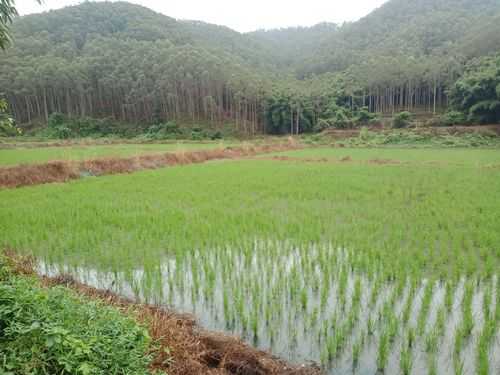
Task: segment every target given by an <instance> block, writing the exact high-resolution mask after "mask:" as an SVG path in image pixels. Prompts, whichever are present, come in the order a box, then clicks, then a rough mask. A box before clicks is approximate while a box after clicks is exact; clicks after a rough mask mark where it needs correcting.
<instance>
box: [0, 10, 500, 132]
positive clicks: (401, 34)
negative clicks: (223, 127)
mask: <svg viewBox="0 0 500 375" xmlns="http://www.w3.org/2000/svg"><path fill="white" fill-rule="evenodd" d="M499 21H500V2H499V1H498V0H415V1H411V2H410V1H406V0H390V1H388V2H387V3H386V4H385V5H383V6H382V7H381V8H379V9H377V10H375V11H374V12H372V13H371V14H370V15H368V16H366V17H365V18H363V19H361V20H360V21H358V22H354V23H348V24H344V25H342V26H338V25H334V24H328V23H324V24H319V25H316V26H313V27H310V28H301V27H299V28H288V29H279V30H269V31H263V30H260V31H256V32H253V33H247V34H241V33H238V32H235V31H233V30H231V29H229V28H227V27H222V26H215V25H211V24H206V23H203V22H198V21H178V20H175V19H173V18H170V17H167V16H164V15H161V14H158V13H155V12H153V11H151V10H149V9H147V8H144V7H141V6H137V5H133V4H129V3H125V2H113V3H110V2H98V3H93V2H85V3H83V4H81V5H78V6H73V7H68V8H64V9H61V10H56V11H50V12H46V13H43V14H39V15H31V16H25V17H20V18H18V19H17V20H16V21H15V22H14V25H13V28H12V34H13V39H14V43H13V46H12V47H11V48H9V49H8V50H7V51H6V52H0V66H1V67H2V68H1V70H0V92H3V93H4V95H5V97H6V98H7V99H8V102H9V104H10V108H11V111H12V113H13V114H14V116H15V119H16V120H17V122H18V123H32V122H46V121H47V120H48V118H49V116H50V115H51V113H54V112H58V113H64V114H66V115H67V116H69V117H75V118H76V117H95V118H111V119H113V120H115V121H121V122H127V123H137V124H139V123H141V124H153V123H161V122H166V121H170V120H178V121H191V122H195V123H207V124H208V123H211V124H214V125H217V124H222V123H224V122H231V123H234V126H235V127H236V128H237V129H238V130H240V131H241V132H244V133H255V132H258V131H262V130H264V131H268V132H273V133H285V132H301V131H309V130H312V129H313V128H315V129H321V128H323V127H326V126H340V127H348V126H352V125H353V124H354V123H357V122H360V121H361V122H363V121H364V122H366V121H369V120H370V118H371V117H372V115H370V112H371V113H373V112H389V113H394V112H396V111H401V110H409V111H426V112H431V113H433V112H437V111H439V110H441V109H443V108H446V106H447V104H448V102H449V100H448V95H447V92H448V90H449V89H451V88H452V87H453V85H454V84H455V82H456V81H457V79H459V78H460V77H461V75H462V74H463V72H464V71H465V68H466V66H467V63H468V61H469V60H470V59H471V58H473V57H481V56H485V55H491V54H494V53H495V52H499V49H500V37H499V35H500V30H499V26H498V25H499V24H500V22H499ZM365 107H366V108H365Z"/></svg>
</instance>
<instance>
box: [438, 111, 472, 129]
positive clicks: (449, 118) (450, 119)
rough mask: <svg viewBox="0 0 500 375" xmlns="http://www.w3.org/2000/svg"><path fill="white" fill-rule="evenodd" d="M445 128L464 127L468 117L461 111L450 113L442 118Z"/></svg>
mask: <svg viewBox="0 0 500 375" xmlns="http://www.w3.org/2000/svg"><path fill="white" fill-rule="evenodd" d="M440 121H441V124H442V125H443V126H453V125H464V124H465V123H466V122H467V118H466V116H465V115H464V114H463V113H462V112H459V111H448V112H446V113H445V114H444V115H442V116H441V117H440Z"/></svg>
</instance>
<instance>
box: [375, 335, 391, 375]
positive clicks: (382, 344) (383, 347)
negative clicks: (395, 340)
mask: <svg viewBox="0 0 500 375" xmlns="http://www.w3.org/2000/svg"><path fill="white" fill-rule="evenodd" d="M388 357H389V335H388V334H387V333H386V332H384V333H383V334H382V335H381V336H380V341H379V344H378V354H377V370H379V371H382V372H383V371H384V370H385V367H386V365H387V359H388Z"/></svg>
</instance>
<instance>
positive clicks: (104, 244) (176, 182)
mask: <svg viewBox="0 0 500 375" xmlns="http://www.w3.org/2000/svg"><path fill="white" fill-rule="evenodd" d="M285 154H286V155H289V156H293V157H298V158H316V157H327V158H333V159H340V158H343V157H345V156H350V157H351V158H352V159H353V162H333V163H322V162H314V161H308V162H300V161H296V160H285V161H280V160H268V158H264V159H261V160H258V159H245V160H225V161H214V162H208V163H205V164H203V165H186V166H178V167H171V168H166V169H159V170H151V171H141V172H137V173H134V174H131V175H115V176H104V177H99V178H87V179H82V180H78V181H73V182H69V183H65V184H52V185H43V186H36V187H27V188H21V189H16V190H3V191H0V227H1V229H2V232H1V233H2V236H1V237H0V246H4V247H9V248H13V249H15V250H16V251H18V252H21V253H25V254H33V255H35V256H37V257H39V258H40V259H42V260H44V261H45V262H47V263H49V264H56V265H65V266H75V267H77V266H85V267H91V268H94V269H97V270H101V271H103V272H110V273H108V274H107V275H108V276H110V275H111V277H112V278H114V279H116V280H121V281H123V282H124V283H125V284H127V285H128V286H129V289H130V290H132V291H133V292H134V293H135V294H136V295H137V296H138V297H141V298H143V299H146V300H153V301H160V302H161V303H168V304H172V305H173V306H174V307H180V308H181V309H187V310H189V311H195V310H196V311H201V312H202V314H203V315H202V316H203V318H204V319H205V321H206V322H209V323H210V322H212V323H213V326H210V327H215V328H218V329H228V330H230V331H232V332H235V333H238V334H242V335H244V336H245V337H247V338H248V339H249V340H253V342H255V343H259V342H260V343H261V344H262V346H263V347H271V348H273V350H276V353H277V354H282V355H284V356H286V357H287V358H292V359H293V358H296V357H297V355H299V354H301V353H300V345H299V348H297V343H304V344H303V346H304V347H311V348H313V351H312V353H313V354H308V356H312V359H315V360H318V361H319V360H322V361H323V365H324V366H326V367H328V366H330V367H331V366H333V368H334V367H335V363H336V361H335V358H339V357H340V356H342V354H343V353H344V351H345V350H346V348H349V351H350V349H351V348H352V347H353V345H354V346H360V347H359V348H357V347H356V350H354V349H353V351H354V352H356V354H355V356H356V357H360V356H362V353H363V350H364V348H363V347H361V345H377V348H376V350H374V351H373V353H375V355H374V356H373V358H372V359H373V366H374V368H372V370H376V367H377V365H378V367H380V368H384V367H385V366H386V365H387V364H388V358H392V357H391V355H392V354H391V353H392V352H393V350H398V351H399V348H401V346H400V345H399V344H397V343H398V339H401V338H403V337H409V338H410V337H411V339H409V342H411V344H409V345H408V348H404V351H403V353H400V355H401V356H402V358H401V359H400V365H401V367H402V368H403V370H404V371H409V370H410V368H412V367H415V368H417V367H419V366H422V363H417V362H418V361H420V360H421V357H422V356H415V355H414V353H413V350H416V349H414V348H417V347H425V340H430V341H429V344H430V348H431V349H432V348H439V347H440V346H441V343H442V342H443V341H444V340H443V337H444V336H447V335H448V334H453V332H454V330H450V332H451V333H450V332H448V331H449V330H447V329H444V328H443V327H447V324H448V323H449V322H450V319H454V318H452V314H453V313H452V311H454V310H455V309H453V308H452V306H451V305H452V303H453V301H454V296H456V295H459V294H457V293H459V290H460V288H461V287H463V283H462V281H463V280H465V282H466V284H465V285H467V288H466V289H467V293H466V298H462V301H461V302H457V303H459V305H460V306H459V307H458V310H457V311H459V316H458V317H457V319H458V321H457V322H456V326H457V327H465V328H466V329H467V334H466V335H464V334H462V333H461V332H462V331H461V330H459V333H460V336H459V338H458V339H457V342H455V343H453V339H452V338H449V340H447V341H446V342H451V343H452V344H450V347H449V348H445V350H444V351H443V353H444V355H445V356H446V355H448V356H449V358H452V357H451V355H453V353H454V352H457V353H458V354H460V355H461V354H463V355H464V356H467V358H469V359H467V360H473V359H474V358H476V357H477V358H478V359H479V361H480V362H481V364H480V365H481V366H482V367H481V368H487V364H486V365H485V364H484V363H485V361H487V358H486V360H485V355H484V353H487V349H488V348H490V347H491V346H492V345H495V343H494V340H490V338H491V336H492V334H491V333H490V332H491V330H492V329H491V328H490V330H482V329H481V327H479V326H478V327H477V329H474V330H472V332H470V331H471V330H470V329H469V328H470V327H471V325H470V317H471V314H472V313H474V312H473V311H471V310H470V308H471V307H470V306H472V305H471V298H472V297H473V296H475V295H476V293H477V292H478V291H480V290H481V288H480V287H477V288H472V286H473V285H480V284H481V283H482V282H483V281H485V282H488V283H490V282H496V281H495V280H498V279H496V278H495V275H498V270H499V269H500V231H498V223H499V222H500V199H498V194H499V192H500V168H498V166H497V164H498V161H499V160H500V151H495V150H464V149H462V150H460V149H453V150H437V149H425V150H413V149H412V150H397V149H390V150H385V149H384V150H380V149H377V150H368V149H307V150H301V151H293V152H287V153H285ZM374 159H393V160H399V161H402V162H403V163H401V164H383V165H378V164H372V163H369V162H367V161H369V160H374ZM167 260H169V261H170V262H167ZM137 270H144V273H139V274H137ZM69 271H73V272H74V273H77V270H76V269H71V268H69ZM424 279H426V280H430V281H427V285H428V287H427V288H426V287H425V285H426V283H425V282H424ZM430 283H432V284H430ZM488 285H492V284H488ZM498 289H499V288H498V286H497V287H496V288H491V287H490V290H495V291H496V292H495V293H497V296H498ZM365 291H366V292H365ZM436 293H438V294H439V293H440V294H441V295H442V296H443V297H442V301H441V302H439V303H441V304H442V308H440V309H439V313H432V311H435V310H434V309H433V305H432V304H433V301H434V300H435V298H434V296H436ZM493 294H494V293H493ZM417 296H420V297H419V298H417ZM494 298H498V297H496V296H494V295H492V297H491V300H495V299H494ZM395 306H399V307H398V308H397V309H396V308H395ZM483 310H484V309H483V308H482V307H480V308H479V313H481V311H483ZM490 315H491V317H490V321H491V323H490V325H491V326H492V327H494V328H493V330H494V329H496V327H497V326H498V325H497V323H494V322H496V321H497V320H495V321H493V319H497V318H494V317H496V316H497V315H498V314H497V313H496V312H495V313H492V312H491V313H490ZM210 316H216V317H218V318H214V319H212V320H211V318H210ZM222 317H223V322H220V320H221V319H222ZM312 317H314V318H312ZM217 319H218V320H217ZM217 322H219V323H220V324H219V325H217V324H218V323H217ZM474 327H476V326H474ZM465 328H464V329H465ZM482 331H484V332H487V334H484V335H485V338H484V339H483V340H482V341H481V348H478V349H473V352H472V353H468V352H467V350H468V349H467V345H465V343H466V341H467V340H468V339H469V337H471V339H474V340H477V339H478V335H479V334H480V333H481V332H482ZM360 332H366V335H367V337H369V339H367V340H362V339H361V338H363V336H360ZM464 332H465V331H464ZM431 335H433V336H432V337H431ZM360 337H361V338H360ZM429 337H431V338H430V339H429ZM266 340H267V341H266ZM354 340H356V341H354ZM365 341H366V342H365ZM414 341H418V343H419V345H417V342H415V344H414ZM361 342H363V344H361ZM283 343H285V344H286V345H285V344H283ZM379 343H380V345H379ZM280 345H282V346H280ZM291 348H292V349H291ZM474 350H477V351H476V352H474ZM431 351H432V350H431ZM319 353H321V357H320V354H319ZM477 353H479V354H477ZM316 355H317V357H315V356H316ZM426 355H427V354H426ZM428 355H429V356H430V355H432V356H434V357H433V358H431V359H430V360H429V363H434V362H436V361H437V363H441V362H442V360H443V358H442V357H441V356H440V355H441V354H440V353H434V352H432V353H428ZM307 358H309V357H307ZM307 358H306V359H307ZM377 358H378V363H377ZM422 358H425V356H424V357H422ZM453 358H454V360H455V366H456V368H460V366H458V365H459V364H460V363H461V362H460V358H459V355H455V356H454V357H453ZM330 361H333V362H331V363H330ZM353 362H355V363H356V365H361V364H362V363H364V362H363V361H362V360H360V361H359V362H358V361H357V360H356V361H353ZM390 363H391V362H390V361H389V365H390ZM423 365H424V366H426V364H425V361H424V364H423ZM362 370H363V369H362ZM364 370H366V369H364ZM332 373H335V370H332Z"/></svg>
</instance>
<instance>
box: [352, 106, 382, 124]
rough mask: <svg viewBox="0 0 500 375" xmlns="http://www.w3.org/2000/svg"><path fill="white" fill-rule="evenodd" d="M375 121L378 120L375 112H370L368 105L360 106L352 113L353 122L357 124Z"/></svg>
mask: <svg viewBox="0 0 500 375" xmlns="http://www.w3.org/2000/svg"><path fill="white" fill-rule="evenodd" d="M376 122H378V116H377V114H376V113H372V112H370V111H369V110H368V107H362V108H360V109H358V110H357V111H356V112H355V113H354V123H355V124H356V125H357V126H360V125H369V124H373V123H376Z"/></svg>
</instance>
